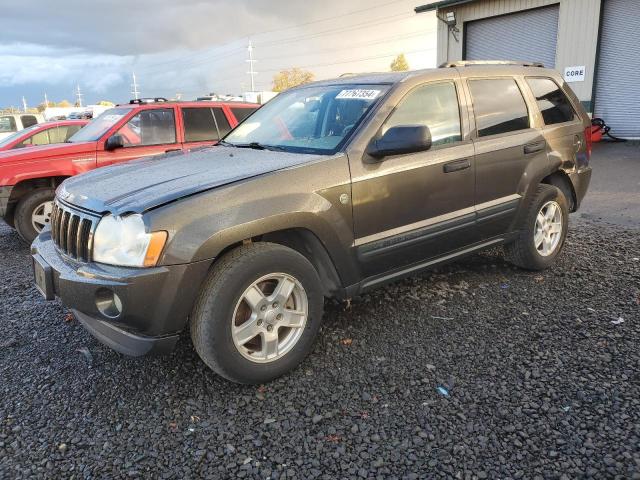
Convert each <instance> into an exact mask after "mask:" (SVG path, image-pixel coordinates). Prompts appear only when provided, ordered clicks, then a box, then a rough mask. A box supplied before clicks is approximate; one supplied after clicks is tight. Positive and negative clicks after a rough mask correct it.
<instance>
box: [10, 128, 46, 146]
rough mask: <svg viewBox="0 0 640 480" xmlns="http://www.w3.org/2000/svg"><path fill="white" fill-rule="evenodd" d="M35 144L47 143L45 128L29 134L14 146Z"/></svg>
mask: <svg viewBox="0 0 640 480" xmlns="http://www.w3.org/2000/svg"><path fill="white" fill-rule="evenodd" d="M35 145H49V134H48V133H47V131H46V130H44V131H42V132H38V133H36V134H34V135H31V136H30V137H29V138H25V139H24V140H23V141H22V142H20V143H19V144H18V145H16V148H21V147H27V146H35Z"/></svg>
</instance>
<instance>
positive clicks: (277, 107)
mask: <svg viewBox="0 0 640 480" xmlns="http://www.w3.org/2000/svg"><path fill="white" fill-rule="evenodd" d="M388 88H389V86H388V85H384V84H372V85H365V84H346V83H345V84H339V85H312V86H307V87H301V88H294V89H291V90H287V91H286V92H283V93H281V94H279V95H278V96H277V97H275V98H274V99H273V100H271V101H269V102H268V103H266V104H265V105H264V106H262V107H261V108H260V109H258V110H256V112H255V113H254V114H253V115H251V117H250V118H248V119H246V120H245V121H244V122H242V123H241V124H240V125H239V126H238V127H237V128H235V129H234V130H233V131H232V132H231V133H230V134H229V135H228V136H227V137H226V138H225V141H226V142H227V143H231V144H234V145H238V146H241V145H245V146H246V145H249V144H259V145H262V146H263V147H264V148H271V149H277V150H284V151H288V152H300V153H319V154H332V153H335V152H336V151H338V150H339V149H340V148H341V146H342V145H343V144H344V143H345V142H346V141H347V139H348V137H349V135H350V134H351V133H352V132H353V131H355V130H356V129H357V128H358V125H360V122H361V121H362V120H363V119H364V118H365V116H366V115H367V113H368V112H369V111H370V110H371V108H373V106H374V105H376V103H377V102H378V101H379V100H380V99H381V98H383V97H384V94H385V93H386V91H387V90H388ZM218 126H220V125H218Z"/></svg>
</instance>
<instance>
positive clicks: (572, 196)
mask: <svg viewBox="0 0 640 480" xmlns="http://www.w3.org/2000/svg"><path fill="white" fill-rule="evenodd" d="M540 183H545V184H547V185H553V186H554V187H557V188H558V189H559V190H560V191H561V192H562V193H563V194H564V196H565V198H566V199H567V203H568V204H569V212H575V211H576V209H577V205H578V202H577V196H576V191H575V189H574V188H573V183H572V182H571V179H570V178H569V175H567V174H566V173H565V172H563V171H562V170H556V171H555V172H553V173H551V174H550V175H547V176H546V177H544V178H543V179H542V180H541V181H540Z"/></svg>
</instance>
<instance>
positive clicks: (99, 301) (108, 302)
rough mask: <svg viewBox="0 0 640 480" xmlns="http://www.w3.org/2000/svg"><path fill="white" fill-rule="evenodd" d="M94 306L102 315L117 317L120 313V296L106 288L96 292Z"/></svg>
mask: <svg viewBox="0 0 640 480" xmlns="http://www.w3.org/2000/svg"><path fill="white" fill-rule="evenodd" d="M96 307H97V309H98V311H99V312H100V313H101V314H102V315H104V316H105V317H109V318H117V317H119V316H120V314H121V313H122V301H121V300H120V297H119V296H118V295H116V294H115V293H113V292H112V291H111V290H109V289H107V288H101V289H100V290H98V291H97V292H96Z"/></svg>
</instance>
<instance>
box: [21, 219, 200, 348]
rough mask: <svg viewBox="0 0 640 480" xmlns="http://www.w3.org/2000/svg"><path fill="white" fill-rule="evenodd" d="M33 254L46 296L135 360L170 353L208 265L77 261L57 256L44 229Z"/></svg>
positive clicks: (32, 250) (98, 337)
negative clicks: (136, 265)
mask: <svg viewBox="0 0 640 480" xmlns="http://www.w3.org/2000/svg"><path fill="white" fill-rule="evenodd" d="M31 253H32V256H33V259H34V270H35V275H36V276H37V277H41V278H37V284H38V285H39V288H40V289H41V291H43V294H44V295H45V298H47V297H48V299H51V298H53V297H57V298H60V300H61V301H62V303H63V304H64V305H65V306H66V307H68V308H70V309H71V310H72V311H73V313H74V314H75V316H76V318H77V319H78V320H79V321H80V322H81V323H82V324H83V325H84V327H85V328H86V329H87V330H88V331H89V333H91V334H92V335H93V336H94V337H96V338H97V339H98V340H99V341H101V342H102V343H104V344H105V345H107V346H109V347H111V348H113V349H114V350H116V351H118V352H121V353H124V354H126V355H133V356H139V355H145V354H148V353H163V352H167V351H170V350H172V349H173V347H174V346H175V343H176V341H177V340H178V336H179V333H180V331H181V330H182V329H183V328H184V326H185V325H186V321H187V317H188V316H189V313H190V312H191V309H192V307H193V303H194V301H195V298H196V295H197V294H198V290H199V286H200V285H201V283H202V281H203V280H204V278H205V276H206V274H207V271H208V269H209V266H210V264H211V262H210V261H202V262H196V263H191V264H185V265H172V266H160V267H154V268H129V267H114V266H110V265H102V264H97V263H78V262H75V261H73V260H71V259H69V258H67V257H65V256H63V255H62V254H61V253H59V252H58V250H57V249H56V248H55V246H54V244H53V241H52V240H51V233H50V231H48V230H47V231H45V232H43V233H42V234H41V235H40V236H39V237H38V238H36V240H35V241H34V242H33V244H32V246H31ZM45 284H46V285H47V286H46V287H44V286H43V285H45ZM115 299H117V300H115Z"/></svg>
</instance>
